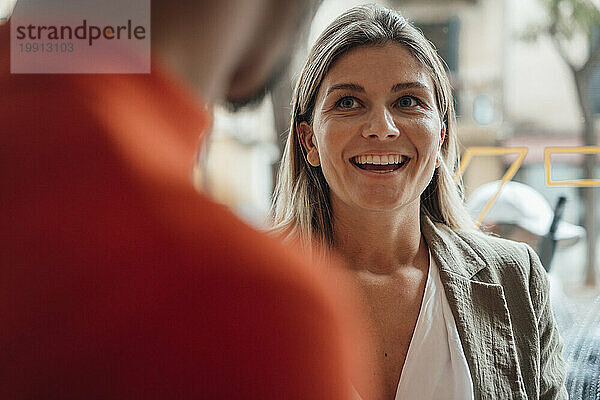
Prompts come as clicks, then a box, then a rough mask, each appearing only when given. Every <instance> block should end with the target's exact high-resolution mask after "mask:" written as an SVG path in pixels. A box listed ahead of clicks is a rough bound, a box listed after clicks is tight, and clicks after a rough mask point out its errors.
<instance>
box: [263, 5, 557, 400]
mask: <svg viewBox="0 0 600 400" xmlns="http://www.w3.org/2000/svg"><path fill="white" fill-rule="evenodd" d="M456 135H457V132H456V121H455V114H454V108H453V103H452V92H451V87H450V84H449V81H448V77H447V75H446V73H445V70H444V66H443V63H442V61H441V60H440V58H439V56H438V55H437V53H436V51H435V50H434V49H433V47H432V45H431V44H430V43H429V42H428V41H427V39H426V38H425V37H424V36H423V35H422V33H421V32H420V31H418V30H417V29H415V28H414V27H413V26H412V25H410V24H409V23H408V22H407V21H406V20H405V19H404V18H403V17H402V16H400V15H399V14H398V13H396V12H394V11H392V10H389V9H386V8H383V7H381V6H376V5H368V6H361V7H357V8H353V9H351V10H350V11H348V12H346V13H345V14H343V15H341V16H340V17H338V18H337V19H336V20H335V21H334V22H333V23H332V24H331V25H330V26H329V27H328V28H327V29H326V30H325V31H324V32H323V34H322V35H321V36H320V37H319V39H317V42H316V43H315V45H314V46H313V48H312V50H311V52H310V54H309V56H308V60H307V61H306V64H305V66H304V69H303V71H302V73H301V76H300V78H299V80H298V83H297V86H296V90H295V94H294V99H293V110H292V121H291V126H290V132H289V136H288V140H287V145H286V149H285V152H284V156H283V160H282V162H281V168H280V175H279V181H278V185H277V188H276V193H275V200H274V222H275V227H274V228H275V231H276V232H278V233H279V234H280V235H281V236H283V237H285V238H287V239H290V240H297V241H300V242H301V243H302V244H304V245H305V246H306V247H307V248H312V246H313V245H317V246H319V247H320V248H321V249H323V248H325V249H329V250H333V251H335V252H336V253H338V254H339V255H341V257H342V258H343V259H344V260H345V261H346V264H347V266H348V268H347V272H348V274H349V275H351V277H352V279H353V280H354V281H355V282H356V284H357V286H358V287H359V289H360V292H359V293H360V295H361V296H362V299H361V300H362V301H364V303H365V305H366V309H367V310H368V315H367V317H366V318H367V322H368V326H369V334H370V335H371V337H372V338H373V339H372V340H373V343H374V348H375V351H374V354H370V355H369V356H370V357H369V358H370V359H371V360H372V363H373V369H372V370H373V371H374V372H373V376H372V377H371V378H372V379H373V380H374V381H376V382H379V383H380V385H381V389H382V392H383V398H385V399H400V398H418V399H425V400H426V399H440V398H443V399H474V398H476V399H482V398H485V399H507V398H516V399H537V398H544V399H554V398H566V397H567V394H566V391H565V389H564V378H565V370H564V363H563V360H562V358H561V347H562V345H561V342H560V338H559V336H558V332H557V330H556V327H555V323H554V320H553V318H552V312H551V309H550V304H549V300H548V283H547V282H548V281H547V278H546V275H545V272H544V270H543V269H542V268H541V265H540V263H539V260H538V258H537V256H536V255H535V253H534V252H533V251H532V250H531V248H529V247H528V246H526V245H523V244H519V243H515V242H510V241H506V240H502V239H498V238H492V237H489V236H486V235H484V234H482V233H481V232H479V231H478V230H477V229H476V228H475V225H474V224H473V222H472V220H471V218H470V217H469V216H468V214H467V212H466V211H465V208H464V205H463V199H462V190H461V186H460V185H459V184H457V183H455V181H454V179H453V177H454V173H455V171H456V168H457V165H458V153H457V137H456ZM355 387H356V390H357V394H360V392H361V387H360V383H356V384H355Z"/></svg>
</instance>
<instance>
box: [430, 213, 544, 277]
mask: <svg viewBox="0 0 600 400" xmlns="http://www.w3.org/2000/svg"><path fill="white" fill-rule="evenodd" d="M436 225H438V224H436ZM438 229H441V230H444V231H446V232H447V234H448V236H447V237H448V238H451V240H452V241H453V242H455V244H456V246H455V248H456V249H459V251H460V252H462V253H465V254H466V253H471V254H473V253H474V254H477V256H478V258H479V259H480V260H481V261H482V262H483V263H484V264H485V265H486V268H484V269H482V270H481V272H480V273H479V274H478V275H479V277H480V278H481V279H482V280H485V281H488V282H489V283H499V284H502V285H503V286H504V285H507V284H510V283H515V281H520V284H522V285H524V286H530V285H534V286H540V285H541V286H545V281H546V280H547V279H545V278H546V277H545V275H546V274H545V271H544V269H543V267H542V265H541V262H540V261H539V258H538V256H537V254H536V253H535V251H534V250H533V249H532V248H531V247H530V246H529V245H527V244H526V243H521V242H515V241H512V240H508V239H503V238H500V237H497V236H493V235H490V234H487V233H484V232H482V231H479V230H461V229H453V228H450V227H448V226H443V227H440V226H439V225H438Z"/></svg>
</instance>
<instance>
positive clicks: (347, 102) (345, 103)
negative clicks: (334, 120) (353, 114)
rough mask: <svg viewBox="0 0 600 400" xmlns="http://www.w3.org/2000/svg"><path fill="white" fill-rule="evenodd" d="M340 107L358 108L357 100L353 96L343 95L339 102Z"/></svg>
mask: <svg viewBox="0 0 600 400" xmlns="http://www.w3.org/2000/svg"><path fill="white" fill-rule="evenodd" d="M337 105H338V107H340V108H344V109H351V108H356V106H357V101H356V99H354V98H353V97H342V98H341V99H339V100H338V102H337Z"/></svg>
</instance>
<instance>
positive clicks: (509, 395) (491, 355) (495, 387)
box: [421, 215, 527, 399]
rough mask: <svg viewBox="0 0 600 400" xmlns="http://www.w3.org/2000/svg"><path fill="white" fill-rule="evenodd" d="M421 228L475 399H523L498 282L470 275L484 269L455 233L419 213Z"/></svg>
mask: <svg viewBox="0 0 600 400" xmlns="http://www.w3.org/2000/svg"><path fill="white" fill-rule="evenodd" d="M421 218H422V223H421V228H422V232H423V236H424V238H425V241H426V242H427V245H428V246H429V248H430V250H431V255H432V257H433V258H434V260H435V262H436V263H437V265H438V266H439V272H440V278H441V280H442V283H443V286H444V291H445V293H446V297H447V298H448V302H449V304H450V308H451V309H452V313H453V315H454V319H455V322H456V326H457V328H458V333H459V336H460V340H461V343H462V346H463V350H464V353H465V357H466V359H467V363H468V365H469V369H470V372H471V377H472V380H473V391H474V395H475V398H476V399H526V398H527V396H526V392H525V387H524V383H523V378H522V376H521V374H520V369H519V364H518V358H517V351H516V347H515V340H514V337H513V330H512V325H511V321H510V315H509V312H508V308H507V306H506V300H505V297H504V290H503V288H502V286H501V285H499V284H493V283H485V282H479V281H476V280H474V279H473V277H474V276H475V275H476V274H477V273H478V272H479V271H481V270H482V269H484V268H486V267H487V264H486V262H485V261H484V260H483V259H482V258H481V257H479V255H478V254H477V253H476V252H475V251H473V249H472V248H470V247H469V246H468V245H467V244H466V243H464V242H463V241H462V240H461V239H460V237H458V235H456V234H454V233H453V232H452V231H451V230H449V229H443V228H440V229H438V228H437V227H436V226H435V225H434V224H433V223H432V222H431V221H430V220H429V218H428V217H427V216H424V215H422V216H421Z"/></svg>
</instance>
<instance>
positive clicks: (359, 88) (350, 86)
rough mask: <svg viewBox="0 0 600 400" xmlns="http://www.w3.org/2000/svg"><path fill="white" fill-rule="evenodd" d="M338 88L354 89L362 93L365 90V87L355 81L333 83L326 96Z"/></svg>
mask: <svg viewBox="0 0 600 400" xmlns="http://www.w3.org/2000/svg"><path fill="white" fill-rule="evenodd" d="M336 90H352V91H354V92H360V93H364V92H365V88H363V87H362V86H360V85H357V84H355V83H338V84H337V85H333V86H331V87H330V88H329V89H327V93H326V94H325V96H329V94H330V93H331V92H334V91H336Z"/></svg>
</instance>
